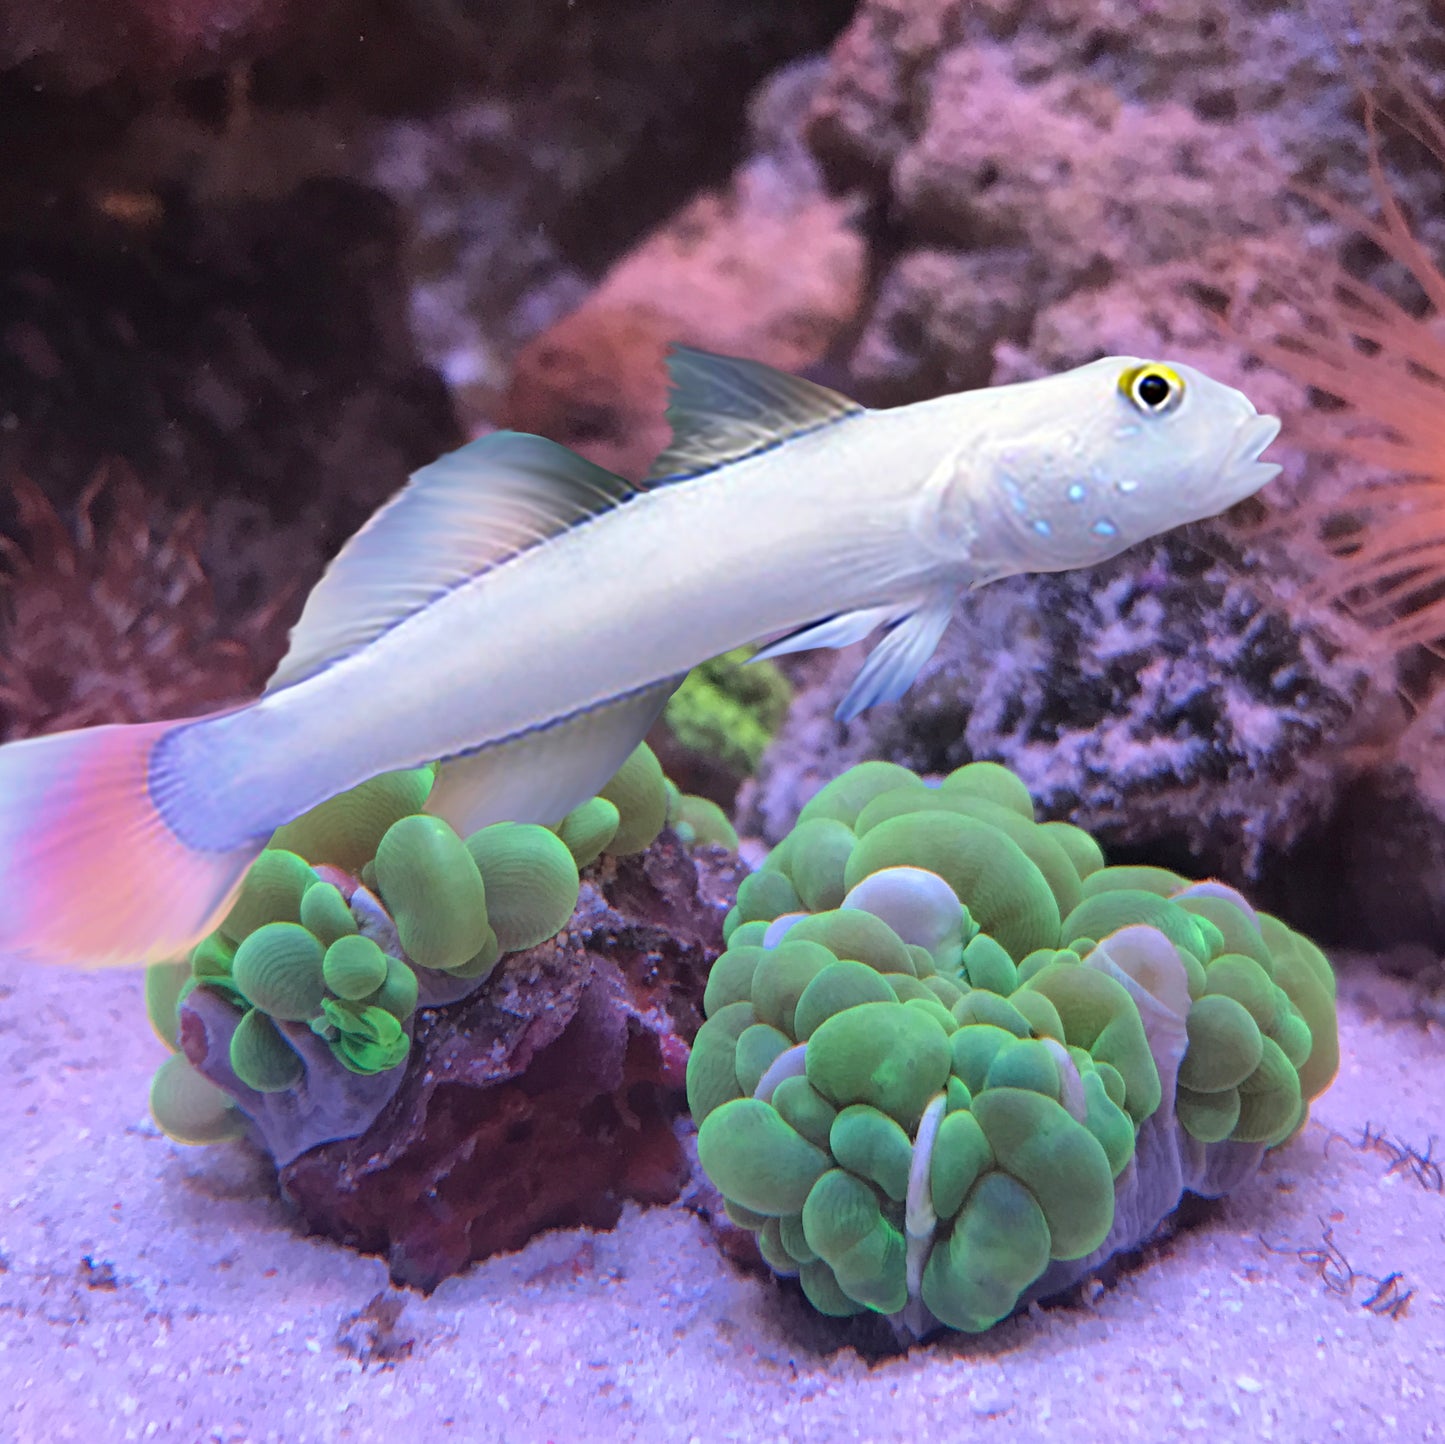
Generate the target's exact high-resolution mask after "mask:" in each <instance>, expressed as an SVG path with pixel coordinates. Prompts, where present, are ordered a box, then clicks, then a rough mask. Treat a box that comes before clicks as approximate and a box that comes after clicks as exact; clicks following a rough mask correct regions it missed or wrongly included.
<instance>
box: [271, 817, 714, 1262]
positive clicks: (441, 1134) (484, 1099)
mask: <svg viewBox="0 0 1445 1444" xmlns="http://www.w3.org/2000/svg"><path fill="white" fill-rule="evenodd" d="M738 868H739V864H738V863H737V860H736V859H735V858H732V857H731V856H730V855H727V854H723V853H721V852H708V851H700V852H699V853H698V854H697V855H696V856H692V855H689V854H688V853H687V852H685V851H684V850H683V849H682V847H681V846H680V845H679V844H678V843H677V841H676V839H674V838H672V837H671V836H670V835H667V836H665V837H664V838H663V839H661V840H659V841H658V842H657V843H655V844H654V845H653V847H652V848H650V849H649V850H648V852H647V853H645V854H643V855H642V856H640V857H632V858H625V859H620V860H612V859H609V860H606V861H605V862H604V863H603V864H602V865H601V866H600V868H599V869H598V870H597V871H596V872H594V873H593V874H592V875H591V877H590V878H589V880H588V881H587V882H585V883H584V885H583V891H582V899H581V902H580V903H579V905H578V911H577V914H576V915H575V917H574V918H573V921H572V923H571V925H570V926H569V927H568V929H567V930H566V931H565V932H563V933H562V934H560V935H559V936H558V937H557V938H555V939H553V940H552V941H551V942H549V943H545V944H543V945H542V946H541V947H539V948H535V949H533V950H532V951H531V952H529V953H525V954H519V955H517V956H515V957H511V958H508V959H505V960H504V961H503V963H502V964H501V965H500V966H499V967H498V969H497V971H496V973H495V974H493V976H492V978H491V979H490V980H489V981H488V983H487V984H486V985H485V986H484V987H483V988H482V989H480V990H479V992H478V993H477V994H476V995H474V996H472V997H470V998H467V999H465V1000H463V1001H462V1002H460V1003H457V1004H454V1005H453V1006H451V1007H448V1008H445V1009H423V1010H422V1011H421V1012H420V1013H418V1014H417V1018H416V1028H415V1034H414V1039H413V1047H412V1055H411V1058H410V1060H409V1061H408V1064H407V1068H406V1074H405V1077H404V1078H403V1080H402V1083H401V1086H400V1088H399V1089H398V1090H397V1092H396V1095H395V1096H394V1098H393V1099H392V1100H391V1101H390V1102H389V1103H388V1104H387V1105H386V1107H385V1108H384V1109H383V1110H382V1112H381V1114H380V1116H379V1117H378V1118H377V1120H376V1122H375V1123H374V1124H373V1125H372V1126H371V1127H370V1128H368V1129H367V1131H366V1132H365V1133H363V1134H362V1135H361V1136H360V1137H359V1138H353V1139H348V1140H345V1141H342V1142H336V1143H329V1144H326V1145H324V1146H322V1147H320V1148H316V1149H313V1150H312V1151H311V1152H309V1153H307V1154H304V1155H303V1156H302V1157H300V1158H298V1159H296V1161H295V1162H293V1163H291V1164H290V1165H289V1166H288V1167H286V1168H285V1169H284V1170H283V1171H282V1173H281V1185H282V1189H283V1191H284V1193H285V1194H286V1196H287V1197H288V1198H289V1199H291V1201H292V1202H293V1203H295V1204H296V1206H297V1207H298V1208H299V1209H300V1210H301V1213H302V1215H303V1217H304V1218H305V1220H306V1222H307V1223H308V1225H309V1226H310V1227H311V1228H313V1229H315V1230H317V1231H319V1232H322V1233H325V1234H328V1235H330V1236H331V1237H333V1238H337V1239H339V1240H341V1241H343V1242H345V1243H348V1244H350V1245H352V1246H353V1247H357V1248H360V1249H363V1250H365V1251H368V1252H376V1253H382V1254H385V1255H386V1257H387V1259H388V1261H389V1262H390V1265H391V1271H392V1277H393V1278H394V1279H395V1280H396V1281H397V1282H398V1283H409V1284H412V1285H415V1286H417V1287H420V1288H424V1289H431V1288H434V1287H435V1286H436V1284H437V1283H439V1282H440V1281H441V1280H442V1279H443V1278H445V1277H446V1276H447V1275H449V1274H452V1273H456V1272H457V1271H458V1270H460V1269H462V1268H464V1267H465V1266H466V1265H467V1264H468V1263H469V1262H471V1261H472V1260H474V1259H479V1258H485V1257H486V1256H487V1255H489V1254H492V1253H495V1252H498V1251H500V1250H505V1249H513V1248H518V1247H520V1246H521V1245H522V1244H523V1243H525V1242H526V1240H527V1239H529V1238H530V1237H532V1236H533V1235H534V1234H536V1233H538V1232H541V1231H542V1230H544V1229H548V1228H556V1227H562V1226H570V1225H586V1226H590V1227H596V1228H606V1227H610V1226H611V1225H612V1224H613V1223H615V1222H616V1220H617V1217H618V1215H619V1213H620V1210H621V1207H622V1202H623V1200H624V1199H627V1198H633V1199H637V1200H639V1201H642V1202H649V1203H656V1202H663V1201H666V1200H669V1199H672V1198H675V1197H676V1196H677V1193H678V1191H679V1189H680V1188H681V1186H682V1184H683V1182H684V1181H685V1179H686V1177H687V1174H688V1166H687V1162H686V1158H685V1155H684V1152H683V1150H682V1148H681V1146H680V1144H679V1142H678V1139H677V1136H676V1134H675V1132H674V1122H675V1121H676V1120H677V1119H678V1117H679V1115H680V1114H681V1113H682V1110H683V1106H684V1102H683V1083H684V1074H685V1071H686V1062H687V1041H688V1040H689V1039H690V1038H691V1037H692V1036H693V1034H694V1033H695V1032H696V1030H697V1028H698V1026H699V1024H700V1022H701V1012H700V1009H701V999H702V990H703V986H704V983H705V981H706V977H707V970H708V968H709V967H710V966H711V963H712V960H713V958H714V957H715V956H716V955H717V953H718V952H720V951H721V949H722V917H723V914H724V911H725V909H726V907H727V906H728V905H729V904H730V901H731V896H732V894H733V893H734V891H735V889H736V881H737V876H738Z"/></svg>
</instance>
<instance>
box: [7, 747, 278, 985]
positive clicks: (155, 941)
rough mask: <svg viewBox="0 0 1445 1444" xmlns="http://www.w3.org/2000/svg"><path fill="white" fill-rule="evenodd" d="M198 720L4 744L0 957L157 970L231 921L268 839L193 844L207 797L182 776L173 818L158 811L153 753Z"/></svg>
mask: <svg viewBox="0 0 1445 1444" xmlns="http://www.w3.org/2000/svg"><path fill="white" fill-rule="evenodd" d="M191 720H195V719H185V720H182V721H172V722H150V723H136V724H117V725H111V726H104V727H92V728H86V729H83V730H80V731H74V732H58V733H53V734H51V735H50V736H46V737H34V738H28V739H26V740H24V741H20V742H12V743H9V744H7V745H6V746H4V747H0V879H3V881H4V884H5V892H6V905H5V907H4V908H3V909H0V955H4V956H12V957H19V958H22V959H25V960H27V961H32V962H36V963H48V964H70V965H75V966H80V967H89V968H98V967H115V966H126V965H134V964H140V963H152V962H160V961H164V960H166V959H169V958H175V957H179V956H182V955H183V954H184V953H185V952H187V951H188V950H189V949H190V948H191V947H192V946H194V944H195V943H197V942H198V941H199V940H200V939H201V938H203V937H205V935H206V934H207V933H208V932H210V931H211V930H212V928H213V927H214V926H215V924H216V922H218V921H219V919H220V918H221V917H223V916H224V915H225V912H226V909H227V908H228V907H229V906H230V903H231V901H232V899H233V898H234V896H235V893H236V890H237V888H238V887H239V886H240V883H241V879H242V878H243V877H244V876H245V873H246V869H247V868H248V867H249V866H250V864H251V862H252V861H253V860H254V859H255V857H256V855H257V854H258V853H259V852H260V851H261V848H262V846H263V845H264V841H265V840H264V839H257V840H256V841H255V842H254V843H246V844H244V845H242V846H239V847H236V848H232V849H230V850H228V851H224V852H208V851H204V850H201V849H198V848H195V847H193V846H190V845H189V844H187V843H186V842H185V841H184V840H183V839H182V838H181V837H180V836H179V835H178V834H177V832H176V831H175V825H176V824H180V825H182V826H183V825H184V821H185V816H186V812H187V809H188V805H190V806H192V807H195V808H197V809H199V807H200V797H199V793H198V791H197V789H196V787H195V783H194V779H188V778H186V777H184V776H177V775H175V769H174V768H168V769H166V771H167V775H166V777H165V778H164V789H163V790H164V798H165V802H164V807H165V812H164V813H163V812H162V810H161V807H160V806H159V805H158V804H157V788H156V786H155V783H156V781H157V779H156V778H154V777H153V776H152V754H153V752H154V750H155V747H156V745H157V743H159V742H160V740H161V739H162V738H163V737H165V736H166V735H167V734H168V733H169V732H171V731H173V730H174V729H176V728H178V727H183V726H187V725H189V722H190V721H191ZM192 798H195V801H194V803H192V802H191V799H192Z"/></svg>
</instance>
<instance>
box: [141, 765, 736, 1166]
mask: <svg viewBox="0 0 1445 1444" xmlns="http://www.w3.org/2000/svg"><path fill="white" fill-rule="evenodd" d="M432 781H433V771H432V769H431V768H430V767H420V768H416V769H413V770H411V771H406V772H393V773H386V774H384V775H382V776H380V777H375V778H373V779H372V780H371V781H369V782H366V783H363V784H362V785H361V786H359V787H356V788H353V789H352V790H351V791H349V792H346V793H343V794H341V795H340V796H338V797H334V798H332V799H331V800H330V801H328V802H325V803H323V804H322V805H321V806H319V807H317V808H315V809H313V810H312V811H310V812H308V813H306V814H304V815H303V816H301V817H299V818H297V819H296V820H295V821H294V822H290V823H288V824H286V826H284V827H282V828H280V829H279V830H278V831H277V832H276V834H275V835H274V836H273V837H272V838H271V841H270V845H269V846H268V847H267V849H266V850H265V851H264V852H262V853H261V855H260V856H259V857H258V858H257V860H256V862H255V863H254V864H253V865H252V867H251V868H250V870H249V871H248V873H247V874H246V877H245V880H244V881H243V883H242V885H241V889H240V892H239V894H238V895H237V897H236V900H235V902H234V904H233V906H232V907H231V909H230V911H229V913H228V914H227V915H226V917H225V918H223V919H222V921H221V923H220V925H219V927H218V928H217V929H216V931H215V932H214V933H212V934H211V935H210V936H209V937H207V938H206V939H204V940H203V941H202V942H201V943H200V944H199V945H198V946H197V947H196V948H195V949H194V951H193V952H192V953H191V955H190V957H189V958H188V959H184V960H181V961H179V962H175V963H162V964H159V965H157V966H156V967H153V968H151V969H150V970H149V973H148V975H147V1007H148V1010H149V1013H150V1017H151V1021H152V1024H153V1025H154V1027H155V1029H156V1032H157V1034H158V1035H159V1036H160V1038H161V1040H162V1041H163V1042H164V1043H165V1044H166V1045H167V1046H168V1047H170V1048H171V1049H173V1050H174V1049H177V1048H178V1044H179V1040H178V1036H177V1030H178V1009H179V1007H180V1005H181V1003H182V1002H183V1001H184V1000H185V998H186V997H188V996H189V995H190V994H191V993H192V992H193V991H194V990H195V989H196V988H208V989H210V990H212V991H213V992H214V993H217V994H219V995H220V996H222V997H224V998H225V999H226V1000H227V1001H228V1002H229V1003H230V1004H231V1005H232V1007H233V1008H234V1010H235V1012H236V1015H237V1021H236V1023H235V1028H234V1032H232V1033H231V1036H230V1056H229V1065H230V1070H231V1072H232V1073H233V1074H234V1076H235V1078H236V1080H237V1081H238V1082H239V1083H241V1084H243V1085H245V1087H246V1088H249V1089H252V1090H255V1091H256V1092H258V1093H262V1094H267V1093H280V1092H285V1091H286V1090H289V1089H292V1088H295V1087H296V1086H297V1084H298V1083H299V1082H300V1081H301V1078H302V1074H303V1071H304V1058H303V1054H305V1053H306V1052H307V1051H308V1050H307V1049H306V1048H305V1046H304V1044H305V1036H306V1034H308V1033H309V1034H310V1035H313V1036H314V1037H315V1038H317V1039H320V1040H322V1041H323V1042H324V1043H325V1045H326V1047H327V1049H329V1053H330V1057H331V1059H332V1062H333V1063H334V1065H335V1066H337V1067H339V1068H340V1069H343V1070H345V1071H346V1072H348V1073H351V1074H355V1075H362V1076H368V1075H375V1074H381V1073H386V1072H388V1071H389V1070H392V1069H395V1068H398V1067H399V1066H400V1065H401V1064H402V1063H404V1062H405V1061H406V1058H407V1056H408V1053H409V1051H410V1046H411V1035H410V1025H411V1019H412V1015H413V1013H414V1012H415V1011H416V1008H417V1007H418V1004H419V1002H420V1003H426V1002H430V1003H448V1002H454V1001H456V1000H457V999H460V998H462V997H464V996H466V995H467V994H468V993H470V992H471V991H473V990H474V989H475V988H477V987H479V986H480V985H481V983H482V982H483V981H484V980H485V979H486V978H487V977H488V976H489V974H490V973H491V972H492V970H493V969H494V968H495V967H496V964H497V962H498V960H499V959H500V958H501V957H502V956H503V955H504V954H506V953H511V952H518V951H521V950H523V949H527V948H531V947H535V946H536V945H537V944H538V943H541V942H543V941H545V940H546V939H548V938H550V937H552V936H554V935H555V934H556V933H557V932H558V931H559V930H560V929H561V928H562V927H564V926H565V924H566V923H567V921H568V920H569V919H570V918H571V916H572V913H573V909H574V908H575V907H576V905H577V898H578V891H579V886H580V881H579V873H578V869H579V868H580V867H585V866H586V865H587V864H589V863H591V862H593V861H595V860H596V859H597V858H598V857H600V856H601V855H602V854H603V853H604V852H608V853H612V854H616V855H625V854H628V853H633V852H639V851H641V850H642V849H644V848H646V847H647V846H648V845H649V844H650V843H651V842H652V840H653V839H654V838H655V837H656V836H657V835H658V833H659V832H660V831H661V830H662V828H663V826H664V824H665V823H666V822H667V821H668V820H669V816H670V815H676V816H677V817H678V818H680V817H681V816H682V814H683V813H684V812H686V810H687V809H688V808H689V807H692V806H695V805H697V804H700V803H701V799H692V798H686V797H683V796H681V795H680V794H678V793H677V792H676V789H673V788H670V787H669V784H668V783H667V780H666V778H665V777H664V776H663V773H662V769H661V768H660V767H659V766H658V763H657V759H656V758H655V757H654V756H653V755H652V752H651V751H650V749H649V748H647V747H646V745H645V744H644V745H643V746H640V747H639V748H638V749H637V750H636V752H634V753H633V755H632V757H631V758H629V759H628V761H627V762H626V763H624V765H623V767H622V768H621V770H620V771H619V772H618V773H617V775H616V776H615V777H614V778H613V779H612V780H611V781H610V782H609V783H608V784H607V786H606V787H604V788H603V789H602V792H601V794H599V795H598V796H597V797H595V798H592V799H591V800H590V801H588V802H586V803H584V804H583V805H582V806H580V807H578V808H577V809H575V811H573V812H571V813H569V814H568V815H567V817H565V818H564V819H562V820H561V822H559V823H558V824H557V826H556V827H553V828H547V827H541V826H536V825H533V824H525V823H512V822H502V823H495V824H493V825H492V826H490V827H484V828H482V829H481V830H480V831H478V832H475V833H473V834H472V835H471V836H470V837H466V838H463V837H459V836H458V835H457V833H456V832H455V831H453V829H452V828H451V827H450V826H449V825H448V824H447V823H446V822H444V821H443V820H442V819H441V818H438V817H433V816H430V815H428V814H426V813H424V812H423V811H422V808H423V807H424V806H425V804H426V800H427V796H428V794H429V792H430V790H431V787H432ZM702 805H703V806H704V807H705V806H706V804H702ZM723 827H724V828H725V827H726V824H725V821H724V823H723ZM694 831H696V829H694ZM728 831H729V832H730V829H728ZM720 840H724V841H726V840H727V838H726V837H723V838H722V839H720ZM733 840H734V841H735V839H733ZM298 1030H300V1032H299V1033H298ZM321 1056H323V1057H324V1056H325V1055H324V1054H323V1055H321ZM151 1106H152V1112H153V1113H154V1115H155V1117H156V1120H157V1121H158V1122H159V1124H160V1125H161V1127H162V1128H163V1129H164V1130H165V1131H166V1132H167V1133H169V1134H170V1135H171V1136H172V1137H174V1138H177V1139H179V1140H180V1141H182V1142H187V1143H205V1142H213V1141H219V1140H221V1139H224V1138H229V1137H234V1136H236V1135H237V1134H238V1133H239V1132H240V1131H242V1129H243V1127H244V1120H243V1119H242V1118H241V1116H240V1114H239V1112H238V1110H237V1109H236V1107H235V1105H234V1103H233V1102H232V1100H231V1098H230V1097H229V1096H228V1095H227V1094H226V1093H225V1092H224V1091H223V1090H222V1089H221V1088H218V1087H216V1086H215V1085H214V1084H213V1083H212V1082H210V1081H209V1080H208V1079H207V1078H205V1077H204V1076H202V1074H201V1073H200V1072H198V1071H197V1070H196V1069H195V1068H194V1067H192V1066H191V1065H190V1064H189V1063H188V1062H187V1060H186V1059H185V1057H184V1056H182V1055H181V1054H180V1053H179V1052H176V1053H175V1055H174V1056H173V1057H171V1058H170V1059H168V1060H167V1062H166V1063H165V1064H163V1065H162V1067H161V1069H160V1070H159V1072H158V1073H157V1075H156V1079H155V1082H154V1084H153V1086H152V1090H151Z"/></svg>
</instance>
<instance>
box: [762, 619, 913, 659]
mask: <svg viewBox="0 0 1445 1444" xmlns="http://www.w3.org/2000/svg"><path fill="white" fill-rule="evenodd" d="M897 615H898V608H897V607H865V608H864V609H863V610H862V611H859V612H840V613H839V614H838V615H837V616H836V617H828V618H826V619H825V620H824V621H821V622H809V623H808V625H807V626H806V627H799V628H798V630H797V631H796V632H789V633H788V634H787V636H785V637H779V638H778V640H777V641H776V642H769V643H768V645H767V646H766V647H764V648H763V649H762V651H761V652H758V653H756V654H755V655H754V656H752V657H749V658H748V660H749V661H750V662H762V661H765V660H766V659H767V658H769V657H784V656H786V655H787V654H788V653H789V652H807V651H809V650H811V649H812V648H813V647H851V646H852V645H853V643H854V642H861V641H862V640H863V638H864V637H866V636H867V635H868V633H869V632H872V631H875V630H876V629H877V628H879V627H881V626H882V625H883V624H884V622H886V621H888V620H889V619H890V618H892V617H896V616H897Z"/></svg>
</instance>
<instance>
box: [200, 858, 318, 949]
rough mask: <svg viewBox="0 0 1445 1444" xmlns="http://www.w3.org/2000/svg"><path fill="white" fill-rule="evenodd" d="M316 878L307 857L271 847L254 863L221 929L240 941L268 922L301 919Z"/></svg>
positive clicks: (228, 936)
mask: <svg viewBox="0 0 1445 1444" xmlns="http://www.w3.org/2000/svg"><path fill="white" fill-rule="evenodd" d="M315 881H316V874H315V873H314V872H312V871H311V865H310V864H309V863H308V862H307V861H306V859H305V858H303V857H299V856H298V855H297V854H296V853H294V852H287V851H286V850H285V849H283V848H274V847H268V848H267V849H266V850H265V851H264V852H263V853H262V854H261V855H260V856H259V857H258V858H257V859H256V861H255V862H253V863H252V864H251V867H250V869H249V870H248V871H247V873H246V876H245V878H244V879H243V880H242V882H241V889H240V891H239V892H238V893H237V894H236V901H235V902H234V903H232V905H231V911H230V912H228V913H227V914H226V916H225V917H224V918H223V919H222V920H221V925H220V928H219V932H220V933H221V935H222V937H225V938H229V939H230V940H231V942H233V943H239V942H241V941H242V939H244V938H246V937H249V936H250V934H252V933H253V932H255V931H256V929H257V928H259V927H262V926H263V925H264V924H266V923H280V922H285V923H298V922H300V921H301V898H302V895H303V894H304V893H305V892H306V889H307V888H309V887H310V886H311V884H312V883H314V882H315Z"/></svg>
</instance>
